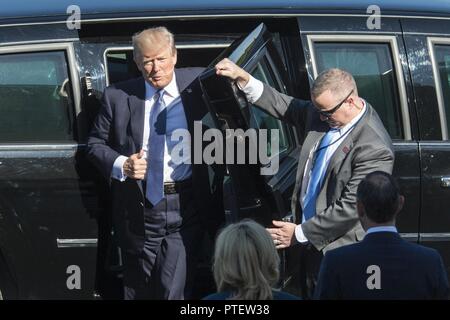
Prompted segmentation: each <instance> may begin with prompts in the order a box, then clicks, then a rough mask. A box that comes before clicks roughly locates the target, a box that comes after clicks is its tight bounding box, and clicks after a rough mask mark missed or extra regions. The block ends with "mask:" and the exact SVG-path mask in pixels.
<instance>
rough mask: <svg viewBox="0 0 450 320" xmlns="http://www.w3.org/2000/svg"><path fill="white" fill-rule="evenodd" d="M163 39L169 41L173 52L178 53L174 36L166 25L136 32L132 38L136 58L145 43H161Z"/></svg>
mask: <svg viewBox="0 0 450 320" xmlns="http://www.w3.org/2000/svg"><path fill="white" fill-rule="evenodd" d="M161 40H166V41H167V44H168V45H169V46H170V48H171V49H172V54H175V53H176V51H177V49H176V47H175V39H174V36H173V34H172V33H171V32H170V31H169V30H168V29H167V28H166V27H152V28H148V29H145V30H142V31H140V32H138V33H135V34H134V35H133V38H132V42H133V56H134V58H136V57H138V55H139V53H140V52H141V47H142V44H143V43H150V44H152V43H160V42H161Z"/></svg>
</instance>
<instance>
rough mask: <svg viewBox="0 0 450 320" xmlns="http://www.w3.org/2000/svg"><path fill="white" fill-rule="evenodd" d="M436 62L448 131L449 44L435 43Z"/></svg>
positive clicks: (449, 110) (449, 99) (449, 120)
mask: <svg viewBox="0 0 450 320" xmlns="http://www.w3.org/2000/svg"><path fill="white" fill-rule="evenodd" d="M435 53H436V63H437V64H438V68H439V80H440V81H441V88H442V97H443V99H444V104H445V114H446V118H447V128H448V130H449V131H450V46H448V45H447V46H445V45H436V46H435Z"/></svg>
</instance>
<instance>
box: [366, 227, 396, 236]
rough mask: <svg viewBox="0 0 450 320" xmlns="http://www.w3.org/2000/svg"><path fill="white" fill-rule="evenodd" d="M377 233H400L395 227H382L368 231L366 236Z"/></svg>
mask: <svg viewBox="0 0 450 320" xmlns="http://www.w3.org/2000/svg"><path fill="white" fill-rule="evenodd" d="M375 232H395V233H398V231H397V228H396V227H395V226H381V227H372V228H369V229H367V232H366V234H369V233H375Z"/></svg>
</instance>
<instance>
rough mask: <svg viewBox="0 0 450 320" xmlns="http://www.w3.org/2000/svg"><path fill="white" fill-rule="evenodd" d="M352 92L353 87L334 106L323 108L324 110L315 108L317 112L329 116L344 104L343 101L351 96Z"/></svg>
mask: <svg viewBox="0 0 450 320" xmlns="http://www.w3.org/2000/svg"><path fill="white" fill-rule="evenodd" d="M352 93H353V89H352V91H350V93H349V94H348V95H347V96H346V97H345V98H344V99H343V100H342V101H341V102H339V103H338V105H337V106H335V107H333V108H331V109H329V110H325V111H324V110H319V109H317V112H319V114H320V115H321V116H323V117H325V118H329V117H331V116H332V115H333V113H335V112H336V111H337V110H338V109H339V108H340V107H341V106H342V105H343V104H344V102H345V101H347V99H348V98H349V97H350V96H351V94H352Z"/></svg>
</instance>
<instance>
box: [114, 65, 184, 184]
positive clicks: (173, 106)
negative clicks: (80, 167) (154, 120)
mask: <svg viewBox="0 0 450 320" xmlns="http://www.w3.org/2000/svg"><path fill="white" fill-rule="evenodd" d="M156 91H157V89H155V88H154V87H152V86H151V85H150V84H148V83H147V81H145V112H144V120H143V121H144V132H143V136H142V142H143V143H142V150H143V151H144V156H143V158H144V159H147V151H148V141H149V135H150V126H151V124H150V110H151V108H152V107H153V106H154V105H155V102H156V97H155V93H156ZM163 100H164V104H165V106H166V107H165V108H166V109H167V117H166V139H165V140H166V143H165V148H164V182H171V181H180V180H185V179H188V178H189V177H190V176H191V174H192V169H191V144H190V141H187V140H184V139H182V138H180V140H176V141H172V139H171V137H172V133H173V132H174V130H177V129H184V130H186V132H187V130H188V126H187V121H186V115H185V113H184V107H183V104H182V101H181V97H180V92H179V90H178V86H177V82H176V76H175V73H174V75H173V78H172V81H170V83H169V84H168V85H167V86H166V87H165V88H164V96H163ZM178 144H181V145H182V148H180V146H178V150H181V153H182V154H181V156H179V155H177V159H181V160H178V161H172V157H171V153H172V151H173V150H174V147H175V146H176V145H178ZM183 151H186V152H183ZM127 159H128V157H126V156H123V155H121V156H119V157H117V159H116V160H115V162H114V165H113V170H112V173H111V177H112V178H114V179H117V180H120V181H125V179H126V178H127V176H125V175H124V173H123V164H124V162H125V160H127ZM150 169H151V168H148V169H147V170H150Z"/></svg>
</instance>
